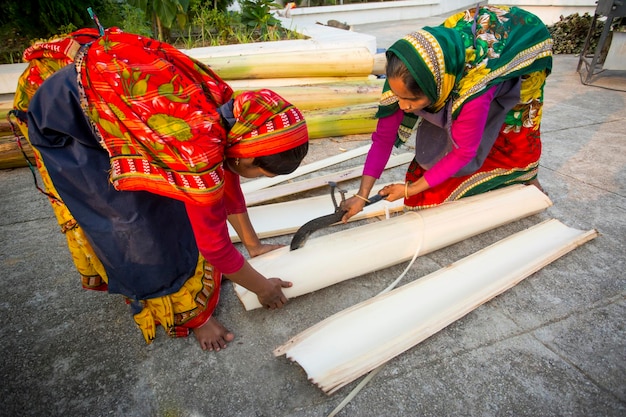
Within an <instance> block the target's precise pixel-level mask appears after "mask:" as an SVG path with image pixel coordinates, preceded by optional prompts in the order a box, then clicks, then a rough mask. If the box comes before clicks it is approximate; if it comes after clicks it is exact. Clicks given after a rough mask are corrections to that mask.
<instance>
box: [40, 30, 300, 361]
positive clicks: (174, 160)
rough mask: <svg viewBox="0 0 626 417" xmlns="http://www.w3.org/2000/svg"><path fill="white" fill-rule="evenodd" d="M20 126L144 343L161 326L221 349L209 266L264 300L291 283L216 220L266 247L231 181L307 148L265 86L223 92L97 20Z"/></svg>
mask: <svg viewBox="0 0 626 417" xmlns="http://www.w3.org/2000/svg"><path fill="white" fill-rule="evenodd" d="M28 135H29V139H30V142H31V144H32V145H33V147H34V148H35V149H36V150H37V152H38V155H39V157H40V158H41V160H42V163H43V164H44V165H45V167H46V169H47V172H48V174H49V176H50V179H51V181H52V184H53V185H54V187H55V189H56V191H57V193H58V195H59V196H60V197H61V198H62V200H63V202H64V203H65V204H66V205H67V207H68V209H69V211H70V212H71V213H72V215H73V216H74V218H75V219H76V221H77V222H78V224H79V225H80V226H81V227H82V229H83V231H84V234H85V236H86V237H87V239H88V240H89V243H91V246H92V247H93V250H94V252H95V254H96V255H97V257H98V258H99V260H100V261H101V263H102V265H103V266H104V275H105V276H104V277H103V279H105V281H106V284H107V287H108V291H109V292H111V293H119V294H123V295H124V296H125V297H126V299H127V300H128V302H129V304H130V305H131V308H132V311H133V316H134V319H135V321H136V323H137V324H138V326H139V327H140V329H141V330H142V332H143V335H144V337H145V339H146V341H147V342H148V343H149V342H150V341H152V340H153V339H154V337H155V332H156V326H157V325H158V324H160V325H162V326H163V328H164V329H165V331H166V332H167V333H168V334H169V335H170V336H173V337H175V336H186V335H188V334H189V333H190V332H191V331H193V332H194V333H195V335H196V338H197V339H198V341H199V343H200V345H201V347H202V349H205V350H220V349H222V348H224V347H226V344H227V343H228V342H230V341H232V340H233V338H234V335H233V334H232V333H231V332H229V331H228V330H226V329H225V328H224V327H223V326H222V325H221V324H220V323H219V322H217V320H216V319H215V318H214V317H213V316H212V313H213V310H214V308H215V306H216V304H217V301H218V298H219V291H220V282H221V278H222V275H225V276H227V277H228V278H229V279H231V280H232V281H234V282H236V283H238V284H240V285H242V286H243V287H245V288H247V289H249V290H251V291H253V292H255V293H256V294H257V295H258V297H259V301H260V302H261V304H262V305H263V306H265V307H266V308H270V309H274V308H281V307H282V306H283V305H284V304H285V303H286V302H287V299H286V297H285V296H284V294H283V292H282V288H285V287H288V286H290V285H291V284H290V283H289V282H286V281H283V280H281V279H279V278H270V279H267V278H265V277H264V276H262V275H261V274H260V273H259V272H257V271H255V270H254V269H253V268H252V267H251V266H250V265H249V264H248V262H247V261H246V260H245V258H244V257H243V255H242V254H241V253H240V252H239V251H237V249H236V248H235V247H234V245H233V244H232V242H231V240H230V236H229V233H228V228H227V224H226V222H227V220H228V221H230V222H231V224H232V225H233V227H234V229H235V230H236V231H237V233H238V234H239V236H240V238H241V241H242V243H243V244H244V246H245V247H246V249H247V250H248V252H249V254H250V256H256V255H259V254H262V253H264V252H267V251H269V250H272V249H274V248H275V247H276V246H274V245H264V244H262V243H261V242H260V240H259V239H258V237H257V235H256V233H255V232H254V229H253V228H252V225H251V223H250V220H249V218H248V215H247V212H246V205H245V201H244V197H243V193H242V191H241V188H240V183H239V178H240V176H243V177H247V178H253V177H259V176H270V177H271V176H275V175H281V174H286V173H290V172H293V171H294V170H295V169H296V168H297V167H298V165H299V164H300V162H301V161H302V159H303V158H304V156H305V155H306V153H307V150H308V134H307V128H306V123H305V121H304V118H303V117H302V114H301V113H300V112H299V111H298V110H297V109H296V108H295V107H294V106H293V105H291V104H290V103H288V102H287V101H285V100H284V99H283V98H282V97H280V96H278V95H277V94H276V93H274V92H272V91H269V90H261V91H256V92H253V91H247V92H243V93H241V94H239V95H237V96H236V97H234V96H233V91H232V90H231V88H230V86H228V84H226V83H225V82H224V81H223V80H221V79H220V78H219V77H218V76H217V75H216V74H215V73H214V72H213V71H212V70H211V69H210V68H209V67H207V66H205V65H203V64H202V63H200V62H198V61H195V60H193V59H192V58H190V57H188V56H186V55H184V54H182V53H181V52H180V51H178V50H177V49H175V48H173V47H172V46H170V45H167V44H164V43H161V42H158V41H155V40H152V39H149V38H143V37H140V36H137V35H132V34H126V33H122V32H121V31H119V30H116V29H110V30H107V31H106V32H105V34H104V36H102V37H99V38H98V39H96V40H95V41H94V42H92V43H90V44H87V45H86V46H84V47H83V48H82V49H81V51H80V52H79V53H78V54H77V55H76V58H75V62H74V64H72V65H67V66H66V67H64V68H62V69H60V70H58V71H57V72H56V73H54V74H53V75H52V76H50V77H49V78H47V79H46V81H45V82H43V84H42V85H41V87H39V89H38V90H37V92H36V93H35V95H34V96H33V98H32V100H31V102H30V103H29V108H28Z"/></svg>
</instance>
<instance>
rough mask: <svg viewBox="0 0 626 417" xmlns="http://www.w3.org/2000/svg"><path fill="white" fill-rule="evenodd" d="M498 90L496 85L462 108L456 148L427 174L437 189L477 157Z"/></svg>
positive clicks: (455, 127) (455, 124) (454, 125)
mask: <svg viewBox="0 0 626 417" xmlns="http://www.w3.org/2000/svg"><path fill="white" fill-rule="evenodd" d="M496 89H497V86H494V87H492V88H491V89H490V90H489V91H488V92H486V93H485V94H483V95H481V96H479V97H477V98H475V99H473V100H471V101H469V102H467V103H466V104H465V105H464V106H463V108H462V109H461V112H460V113H459V116H458V117H457V118H456V120H454V121H453V122H452V129H451V130H452V139H453V140H454V142H455V143H456V147H455V146H454V145H453V147H452V151H450V153H448V154H447V155H446V156H444V157H443V158H441V160H439V162H437V163H436V164H435V165H433V167H432V168H431V169H429V170H428V171H426V173H424V179H425V180H426V182H427V183H428V185H430V186H431V187H435V186H437V185H439V184H441V183H442V182H444V181H445V180H447V179H448V178H450V177H452V176H453V175H454V174H456V173H457V172H458V171H459V170H460V169H461V168H463V167H464V166H465V165H467V163H468V162H469V161H471V160H472V159H473V158H474V157H475V156H476V152H477V151H478V147H479V145H480V141H481V139H482V136H483V131H484V130H485V125H486V123H487V114H488V113H489V107H490V105H491V101H492V100H493V96H494V94H495V92H496Z"/></svg>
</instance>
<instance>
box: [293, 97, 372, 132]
mask: <svg viewBox="0 0 626 417" xmlns="http://www.w3.org/2000/svg"><path fill="white" fill-rule="evenodd" d="M377 110H378V103H365V104H357V105H354V106H346V107H337V108H330V109H321V110H310V111H303V112H302V113H303V115H304V118H305V119H306V125H307V128H308V130H309V138H310V139H320V138H330V137H336V136H347V135H361V134H368V133H372V132H374V130H375V129H376V123H377V121H378V119H376V117H374V116H375V115H376V111H377Z"/></svg>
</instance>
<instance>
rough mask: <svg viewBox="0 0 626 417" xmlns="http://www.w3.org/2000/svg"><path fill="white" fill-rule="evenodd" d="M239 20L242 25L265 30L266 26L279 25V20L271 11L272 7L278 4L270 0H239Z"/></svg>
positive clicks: (277, 6) (276, 6)
mask: <svg viewBox="0 0 626 417" xmlns="http://www.w3.org/2000/svg"><path fill="white" fill-rule="evenodd" d="M239 4H240V5H241V20H242V22H243V24H244V25H246V26H250V27H252V28H256V29H260V30H267V28H268V27H271V26H275V27H281V24H280V21H279V20H278V19H276V18H275V17H274V16H273V15H272V14H271V13H270V11H271V9H272V8H280V6H279V5H278V4H276V3H274V2H273V1H271V0H240V2H239Z"/></svg>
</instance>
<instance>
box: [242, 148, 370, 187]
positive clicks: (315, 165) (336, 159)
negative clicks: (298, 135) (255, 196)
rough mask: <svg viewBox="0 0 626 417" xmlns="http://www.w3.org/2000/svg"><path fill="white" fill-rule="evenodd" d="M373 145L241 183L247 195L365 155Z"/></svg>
mask: <svg viewBox="0 0 626 417" xmlns="http://www.w3.org/2000/svg"><path fill="white" fill-rule="evenodd" d="M370 146H371V145H365V146H360V147H358V148H354V149H351V150H349V151H346V152H343V153H340V154H337V155H333V156H331V157H328V158H325V159H321V160H319V161H315V162H311V163H310V164H306V165H301V166H299V167H298V169H296V170H295V171H294V172H292V173H291V174H288V175H277V176H275V177H272V178H269V177H263V178H258V179H255V180H252V181H246V182H244V183H242V184H241V190H242V191H243V194H244V195H246V194H248V193H251V192H252V191H257V190H261V189H263V188H267V187H271V186H272V185H276V184H280V183H281V182H285V181H288V180H290V179H292V178H296V177H299V176H301V175H305V174H309V173H311V172H314V171H317V170H318V169H322V168H326V167H328V166H331V165H335V164H338V163H341V162H344V161H347V160H349V159H352V158H356V157H359V156H362V155H365V154H366V153H367V151H369V149H370Z"/></svg>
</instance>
